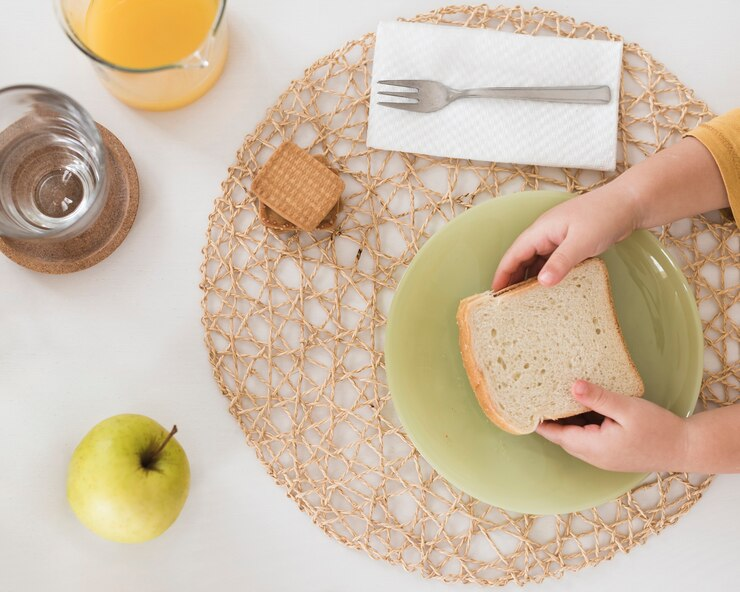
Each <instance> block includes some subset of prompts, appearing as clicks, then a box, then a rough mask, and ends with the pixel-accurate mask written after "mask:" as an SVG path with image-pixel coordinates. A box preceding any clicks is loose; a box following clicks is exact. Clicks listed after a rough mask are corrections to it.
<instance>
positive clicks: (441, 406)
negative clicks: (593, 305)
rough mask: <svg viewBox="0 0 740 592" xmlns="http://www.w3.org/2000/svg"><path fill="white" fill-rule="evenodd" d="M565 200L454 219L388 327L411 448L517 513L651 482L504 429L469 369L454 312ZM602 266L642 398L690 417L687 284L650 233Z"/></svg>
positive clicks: (695, 323) (586, 503)
mask: <svg viewBox="0 0 740 592" xmlns="http://www.w3.org/2000/svg"><path fill="white" fill-rule="evenodd" d="M569 197H571V196H570V195H568V194H565V193H558V192H547V191H542V192H536V191H533V192H526V193H518V194H515V195H507V196H504V197H498V198H496V199H492V200H491V201H489V202H486V203H484V204H481V205H479V206H476V207H474V208H472V209H471V210H469V211H468V212H465V213H464V214H461V215H460V216H458V217H457V218H455V219H454V220H453V221H452V222H450V223H449V224H447V226H445V227H444V228H443V229H442V230H441V231H439V232H438V233H437V234H435V235H434V236H433V237H432V238H431V239H430V240H429V241H427V243H426V244H425V245H424V247H423V248H422V249H421V250H420V251H419V253H418V254H417V255H416V257H415V258H414V260H413V261H412V263H411V265H410V266H409V268H408V270H407V271H406V274H405V275H404V277H403V279H402V281H401V283H400V285H399V287H398V291H397V292H396V295H395V297H394V299H393V304H392V306H391V311H390V316H389V319H388V328H387V333H386V344H385V361H386V368H387V375H388V385H389V387H390V391H391V395H392V398H393V403H394V405H395V407H396V410H397V412H398V415H399V417H400V419H401V423H402V424H403V426H404V427H405V429H406V431H407V432H408V434H409V436H410V437H411V440H412V441H413V443H414V444H415V445H416V447H417V448H418V450H419V452H421V454H422V455H423V456H424V458H425V459H426V460H427V461H428V462H429V463H430V464H431V465H432V466H433V467H434V468H435V469H436V470H437V471H438V472H439V473H440V474H441V475H442V476H444V477H445V478H446V479H448V480H449V481H450V482H451V483H453V484H454V485H456V486H457V487H459V488H460V489H462V490H463V491H465V492H466V493H468V494H470V495H472V496H473V497H475V498H477V499H479V500H481V501H484V502H487V503H489V504H491V505H494V506H497V507H500V508H504V509H506V510H511V511H515V512H524V513H530V514H561V513H566V512H574V511H578V510H582V509H585V508H588V507H592V506H595V505H598V504H601V503H604V502H607V501H609V500H612V499H615V498H617V497H619V496H620V495H622V494H623V493H625V492H626V491H629V490H630V489H631V488H633V487H634V486H636V485H637V484H639V483H640V482H641V481H642V480H643V479H644V478H645V477H646V476H647V475H644V474H636V473H614V472H608V471H603V470H600V469H597V468H595V467H592V466H590V465H588V464H586V463H584V462H582V461H579V460H577V459H575V458H573V457H571V456H569V455H568V454H566V453H565V452H564V451H563V450H562V449H560V448H559V447H557V446H555V445H554V444H551V443H550V442H548V441H547V440H545V439H544V438H542V437H540V436H538V435H537V434H531V435H527V436H514V435H511V434H508V433H506V432H504V431H502V430H500V429H499V428H497V427H496V426H495V425H493V424H492V423H491V422H490V421H489V420H488V419H487V418H486V416H485V415H484V414H483V412H482V411H481V410H480V408H479V406H478V403H477V401H476V399H475V395H474V394H473V391H472V389H471V388H470V385H469V383H468V378H467V376H466V374H465V370H464V368H463V364H462V358H461V356H460V349H459V347H458V335H457V333H458V332H457V325H456V323H455V313H456V312H457V305H458V303H459V302H460V300H462V299H463V298H465V297H466V296H470V295H471V294H475V293H478V292H482V291H484V290H487V289H489V287H490V284H491V280H492V278H493V274H494V271H495V269H496V266H497V265H498V262H499V260H500V259H501V257H502V255H503V254H504V252H505V251H506V249H507V248H508V247H509V245H510V244H511V243H512V242H513V240H514V239H515V238H516V237H517V236H518V235H519V234H520V233H521V232H522V231H523V230H524V229H525V228H526V227H527V226H529V225H530V224H531V223H532V222H533V221H534V220H535V219H536V218H537V217H538V216H539V215H540V214H542V213H543V212H544V211H546V210H548V209H549V208H551V207H553V206H554V205H556V204H558V203H560V202H562V201H565V200H566V199H568V198H569ZM602 258H603V260H604V261H605V262H606V264H607V267H608V269H609V276H610V279H611V284H612V291H613V294H614V302H615V306H616V309H617V315H618V317H619V322H620V325H621V327H622V330H623V333H624V336H625V340H626V341H627V346H628V347H629V350H630V353H631V354H632V358H633V359H634V361H635V364H636V365H637V368H638V370H639V371H640V375H641V376H642V379H643V381H644V383H645V398H646V399H648V400H650V401H653V402H655V403H658V404H659V405H662V406H663V407H665V408H667V409H670V410H671V411H673V412H674V413H676V414H678V415H682V416H687V415H689V414H690V413H691V412H692V411H693V409H694V405H695V404H696V400H697V397H698V393H699V388H700V384H701V375H702V366H703V338H702V329H701V323H700V321H699V314H698V312H697V308H696V303H695V301H694V298H693V295H692V293H691V290H690V289H689V286H688V284H687V282H686V280H685V278H684V276H683V274H682V273H681V271H680V270H679V269H678V268H677V267H676V265H675V264H674V263H673V261H671V259H670V257H669V256H668V253H666V251H664V250H663V249H662V247H661V246H660V244H659V243H658V241H657V240H656V239H655V238H654V237H653V236H652V235H651V234H650V233H649V232H646V231H639V232H635V233H633V234H632V236H630V237H629V238H628V239H627V240H625V241H623V242H621V243H620V244H618V245H616V246H615V247H613V248H611V249H609V250H608V251H607V252H606V253H604V255H603V256H602Z"/></svg>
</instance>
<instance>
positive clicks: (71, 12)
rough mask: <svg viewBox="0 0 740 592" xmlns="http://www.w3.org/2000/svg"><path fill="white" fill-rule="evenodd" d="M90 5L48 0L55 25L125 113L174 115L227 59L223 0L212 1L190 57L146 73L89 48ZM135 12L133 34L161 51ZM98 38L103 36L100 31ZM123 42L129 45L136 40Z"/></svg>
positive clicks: (150, 25)
mask: <svg viewBox="0 0 740 592" xmlns="http://www.w3.org/2000/svg"><path fill="white" fill-rule="evenodd" d="M98 1H99V0H98ZM126 1H127V0H119V2H126ZM95 2H96V0H54V3H55V7H56V12H57V16H58V19H59V21H60V23H61V25H62V27H63V28H64V31H65V33H66V34H67V37H69V39H70V40H71V41H72V42H73V43H74V44H75V45H76V46H77V48H78V49H79V50H80V51H82V52H83V53H84V54H85V55H86V56H87V57H88V58H89V59H90V60H91V62H92V64H93V67H94V68H95V71H96V72H97V74H98V77H99V78H100V80H101V81H102V83H103V85H104V86H105V87H106V88H107V89H108V91H109V92H110V93H111V94H113V95H114V96H115V97H117V98H118V99H119V100H121V101H123V102H124V103H126V104H127V105H130V106H131V107H135V108H138V109H146V110H149V111H166V110H170V109H177V108H179V107H182V106H184V105H187V104H189V103H191V102H193V101H195V100H196V99H198V98H200V97H201V96H202V95H204V94H205V93H206V92H207V91H208V90H209V89H210V88H211V87H212V86H213V85H214V84H215V83H216V81H217V80H218V78H219V76H220V75H221V72H222V71H223V69H224V65H225V63H226V55H227V53H228V29H227V27H226V18H225V10H226V0H213V2H214V6H215V8H216V10H215V18H214V20H213V22H212V23H210V28H209V30H208V33H207V35H206V36H205V38H204V39H203V41H202V43H201V45H200V46H199V47H198V48H197V49H196V50H195V51H193V52H192V53H190V55H187V56H184V57H182V58H181V59H179V60H177V61H173V62H172V63H165V64H161V65H157V66H156V67H149V68H132V67H127V66H125V65H122V64H117V63H114V62H113V61H110V60H108V59H105V58H104V57H102V56H100V55H99V54H98V53H96V52H95V51H94V50H93V49H92V48H91V47H90V43H89V38H90V34H91V30H90V27H93V26H94V24H95V22H94V20H91V19H90V18H89V16H90V14H91V12H90V10H91V7H92V6H93V4H94V3H95ZM142 6H143V7H142ZM137 9H138V10H139V12H140V14H137V15H136V18H138V19H140V21H143V22H141V23H140V24H141V27H140V30H138V31H137V34H138V35H144V36H145V37H144V39H145V40H146V39H147V37H146V36H148V37H149V38H151V37H154V38H155V39H156V43H155V44H154V45H156V46H157V47H158V48H159V49H161V44H162V39H161V38H160V37H159V36H157V34H156V26H155V23H154V20H153V19H150V21H149V22H147V15H146V10H147V9H146V5H141V4H140V5H139V6H138V7H137ZM150 10H151V9H150ZM177 10H183V11H184V9H177ZM173 16H175V17H177V18H178V19H184V18H187V16H188V15H187V14H185V13H184V12H183V13H179V12H177V13H175V14H174V15H173ZM190 16H191V18H195V17H194V16H193V15H190ZM98 33H99V34H105V32H101V31H99V32H98ZM109 37H110V36H109ZM126 41H127V42H128V43H127V44H129V45H130V44H131V43H132V42H133V41H136V40H129V39H127V40H126ZM135 45H138V47H139V49H140V47H142V46H143V45H142V43H141V41H140V40H139V41H137V43H136V44H135Z"/></svg>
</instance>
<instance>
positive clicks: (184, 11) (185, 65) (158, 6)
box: [78, 0, 227, 110]
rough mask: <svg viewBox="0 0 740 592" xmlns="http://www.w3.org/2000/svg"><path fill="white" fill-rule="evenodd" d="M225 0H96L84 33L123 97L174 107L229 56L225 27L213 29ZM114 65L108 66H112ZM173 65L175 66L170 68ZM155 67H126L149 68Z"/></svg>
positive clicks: (213, 76) (199, 90)
mask: <svg viewBox="0 0 740 592" xmlns="http://www.w3.org/2000/svg"><path fill="white" fill-rule="evenodd" d="M222 4H223V2H222V1H221V0H91V1H90V3H89V6H88V8H87V13H86V15H85V18H84V23H83V24H82V29H83V30H82V31H79V32H78V34H79V37H80V38H81V40H82V41H83V42H84V44H85V45H86V46H87V47H88V48H89V49H90V51H91V52H92V53H93V54H95V55H97V56H98V57H100V58H102V60H103V61H104V62H107V64H102V66H101V67H102V68H103V69H105V72H101V78H102V79H103V82H104V83H105V84H106V86H107V87H108V88H109V90H110V91H111V92H112V93H113V94H114V95H116V96H117V97H118V98H119V99H121V100H123V101H124V102H126V103H128V104H130V105H132V106H134V107H140V108H144V109H152V110H165V109H174V108H176V107H180V106H182V105H185V104H187V103H189V102H191V101H194V100H195V99H197V98H198V97H200V96H201V95H202V94H204V93H205V92H206V91H207V90H208V89H210V87H211V86H213V84H214V83H215V82H216V80H217V79H218V77H219V75H220V74H221V71H222V69H223V66H224V63H225V61H226V53H227V42H226V31H225V30H226V27H225V23H223V24H222V25H223V26H219V27H218V29H217V30H215V31H214V25H215V24H216V20H217V17H218V13H219V11H220V10H221V8H222ZM107 66H109V67H107ZM168 66H173V67H171V68H168ZM157 68H163V69H162V70H159V71H155V72H143V73H142V72H126V71H125V70H127V69H129V70H150V69H157Z"/></svg>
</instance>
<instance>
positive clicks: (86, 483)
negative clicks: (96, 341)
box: [67, 414, 190, 543]
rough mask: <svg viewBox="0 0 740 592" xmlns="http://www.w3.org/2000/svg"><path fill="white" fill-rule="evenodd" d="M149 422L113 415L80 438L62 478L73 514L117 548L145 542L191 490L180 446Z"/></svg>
mask: <svg viewBox="0 0 740 592" xmlns="http://www.w3.org/2000/svg"><path fill="white" fill-rule="evenodd" d="M176 431H177V427H176V426H175V427H173V428H172V431H171V432H169V433H168V432H167V430H166V429H164V428H163V427H162V426H161V425H159V424H158V423H157V422H156V421H154V420H153V419H150V418H148V417H145V416H143V415H133V414H125V415H116V416H114V417H109V418H108V419H106V420H103V421H101V422H100V423H99V424H98V425H96V426H95V427H94V428H93V429H92V430H90V432H88V434H87V435H86V436H85V437H84V438H83V439H82V441H81V442H80V443H79V445H78V446H77V448H76V449H75V451H74V454H73V455H72V460H71V461H70V463H69V472H68V475H67V499H68V500H69V503H70V505H71V506H72V510H74V513H75V514H76V515H77V517H78V518H79V519H80V521H81V522H82V523H83V524H84V525H85V526H87V527H88V528H89V529H90V530H92V531H93V532H94V533H96V534H98V535H100V536H102V537H104V538H106V539H109V540H112V541H117V542H121V543H138V542H142V541H148V540H149V539H153V538H154V537H156V536H159V535H160V534H162V533H163V532H164V531H165V530H167V529H168V528H169V526H170V525H171V524H172V523H173V522H174V521H175V519H176V518H177V516H178V515H179V514H180V510H182V507H183V505H184V504H185V500H186V499H187V497H188V489H189V487H190V464H189V463H188V457H187V456H186V455H185V451H184V450H183V449H182V446H180V444H178V442H177V440H175V439H174V438H173V437H172V436H173V435H174V434H175V432H176Z"/></svg>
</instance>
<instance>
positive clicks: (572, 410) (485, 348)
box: [457, 259, 644, 434]
mask: <svg viewBox="0 0 740 592" xmlns="http://www.w3.org/2000/svg"><path fill="white" fill-rule="evenodd" d="M457 324H458V326H459V328H460V349H461V351H462V359H463V364H464V365H465V370H466V371H467V373H468V378H469V379H470V384H471V385H472V387H473V391H475V395H476V397H477V398H478V402H479V403H480V406H481V407H482V408H483V411H484V412H485V414H486V415H487V416H488V417H489V418H490V419H491V421H493V422H494V423H495V424H496V425H498V426H499V427H500V428H502V429H504V430H506V431H507V432H511V433H512V434H529V433H531V432H533V431H534V430H535V429H536V428H537V425H538V424H539V422H540V421H542V420H543V419H560V418H563V417H570V416H572V415H578V414H579V413H583V412H585V411H588V409H586V408H585V407H583V406H582V405H581V404H580V403H578V402H576V401H575V399H573V396H572V394H571V388H572V386H573V384H574V383H575V382H576V380H578V379H583V380H588V381H589V382H592V383H595V384H598V385H600V386H602V387H604V388H606V389H608V390H611V391H615V392H619V393H622V394H625V395H629V396H635V397H640V396H642V394H643V392H644V386H643V383H642V379H641V378H640V375H639V374H638V372H637V368H635V365H634V363H633V362H632V359H631V358H630V355H629V351H628V350H627V346H626V345H625V343H624V338H623V336H622V332H621V330H620V329H619V323H618V321H617V315H616V313H615V311H614V302H613V301H612V296H611V290H610V288H609V275H608V272H607V269H606V265H605V264H604V262H603V261H601V260H600V259H587V260H586V261H584V262H583V263H581V264H580V265H577V266H576V267H575V268H574V269H573V270H572V271H571V272H570V273H569V274H568V275H567V276H566V277H565V279H563V281H561V282H560V283H559V284H558V285H557V286H554V287H551V288H545V287H543V286H541V285H540V284H539V283H538V282H537V279H536V278H533V279H530V280H527V281H525V282H522V283H520V284H516V285H514V286H510V287H508V288H505V289H503V290H501V291H499V292H496V293H495V294H494V293H492V292H484V293H483V294H477V295H475V296H471V297H469V298H466V299H465V300H463V301H462V302H461V303H460V306H459V308H458V311H457Z"/></svg>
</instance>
